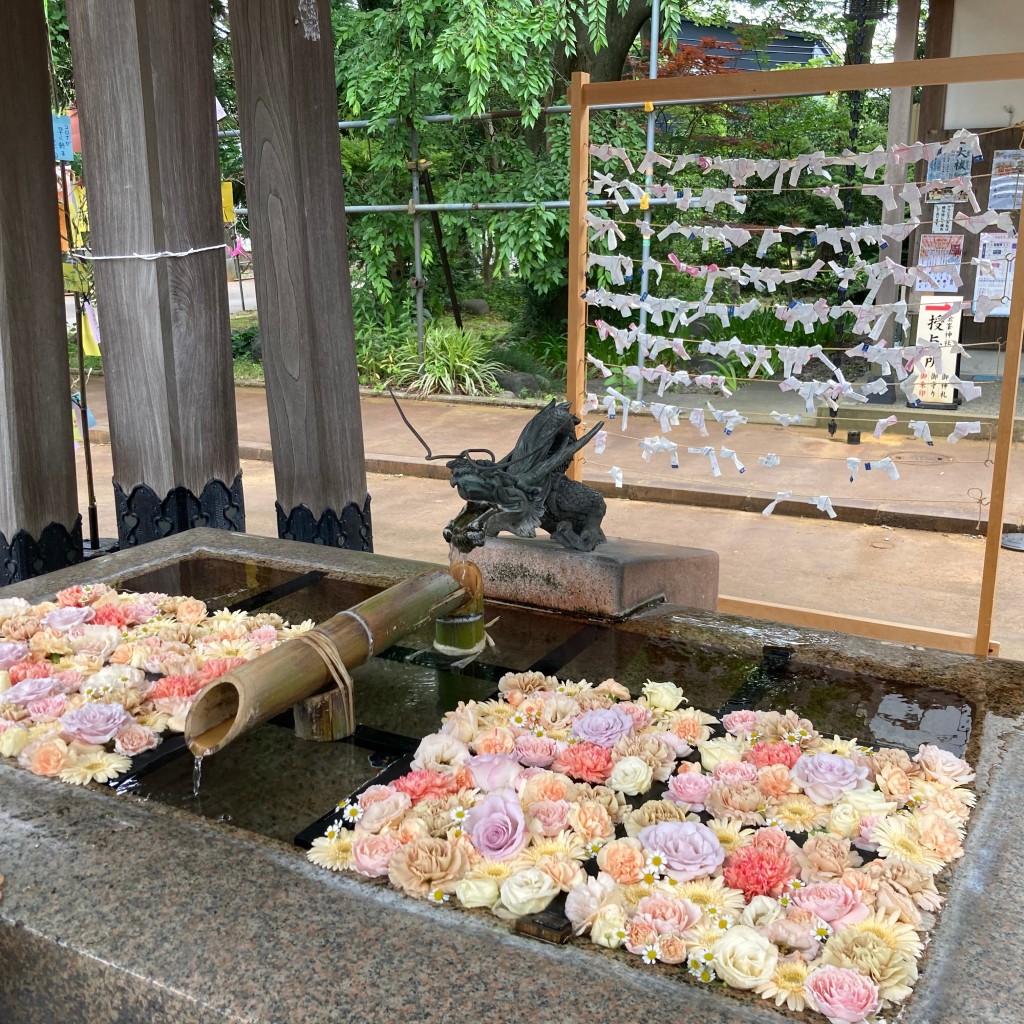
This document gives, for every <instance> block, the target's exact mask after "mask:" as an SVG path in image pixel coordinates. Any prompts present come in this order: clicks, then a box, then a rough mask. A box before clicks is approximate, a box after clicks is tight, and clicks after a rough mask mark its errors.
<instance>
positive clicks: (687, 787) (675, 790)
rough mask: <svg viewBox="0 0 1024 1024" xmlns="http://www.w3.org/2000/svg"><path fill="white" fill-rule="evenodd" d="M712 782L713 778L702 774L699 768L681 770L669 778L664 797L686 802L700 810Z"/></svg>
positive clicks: (673, 800) (712, 784)
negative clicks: (695, 769)
mask: <svg viewBox="0 0 1024 1024" xmlns="http://www.w3.org/2000/svg"><path fill="white" fill-rule="evenodd" d="M714 784H715V780H714V778H712V776H710V775H704V774H702V773H701V771H700V769H699V768H698V769H697V771H688V772H682V773H681V774H677V775H673V776H672V778H671V779H669V782H668V789H667V790H666V791H665V799H666V800H671V801H672V802H673V803H680V804H687V805H689V806H690V807H691V808H692V809H693V810H695V811H702V810H703V809H704V801H705V800H707V797H708V794H709V793H710V792H711V787H712V786H714Z"/></svg>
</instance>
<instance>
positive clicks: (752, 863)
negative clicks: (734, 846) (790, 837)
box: [722, 846, 795, 901]
mask: <svg viewBox="0 0 1024 1024" xmlns="http://www.w3.org/2000/svg"><path fill="white" fill-rule="evenodd" d="M794 875H795V871H794V868H793V861H792V859H791V858H790V857H789V856H788V855H787V854H785V853H783V852H782V851H781V850H773V849H771V848H769V847H764V846H743V847H741V848H740V849H738V850H735V851H733V853H731V854H730V855H729V859H728V860H727V861H726V862H725V868H724V870H723V872H722V876H723V877H724V878H725V882H726V884H727V885H730V886H732V888H733V889H742V890H743V895H744V896H745V897H746V898H747V900H748V901H749V900H752V899H753V898H754V897H755V896H773V897H776V898H777V897H778V896H779V894H780V893H781V892H782V890H783V888H784V887H785V885H786V883H787V882H788V881H789V880H790V879H791V878H793V876H794Z"/></svg>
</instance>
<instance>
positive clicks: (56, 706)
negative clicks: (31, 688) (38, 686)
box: [25, 693, 67, 722]
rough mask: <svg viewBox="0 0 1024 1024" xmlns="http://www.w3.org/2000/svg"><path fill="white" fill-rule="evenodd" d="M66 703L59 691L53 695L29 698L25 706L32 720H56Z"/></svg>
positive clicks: (62, 712)
mask: <svg viewBox="0 0 1024 1024" xmlns="http://www.w3.org/2000/svg"><path fill="white" fill-rule="evenodd" d="M66 703H67V702H66V701H65V700H64V695H63V694H62V693H61V694H57V695H56V696H53V697H41V698H40V699H39V700H30V701H29V702H28V703H27V704H26V705H25V707H26V709H27V710H28V713H29V714H30V715H31V716H32V721H33V722H56V721H57V719H58V718H60V716H61V715H63V714H64V705H65V704H66Z"/></svg>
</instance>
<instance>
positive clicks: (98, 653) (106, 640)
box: [67, 626, 121, 660]
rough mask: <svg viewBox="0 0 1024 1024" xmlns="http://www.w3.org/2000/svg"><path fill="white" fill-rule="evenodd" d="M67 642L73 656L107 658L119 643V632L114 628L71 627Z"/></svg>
mask: <svg viewBox="0 0 1024 1024" xmlns="http://www.w3.org/2000/svg"><path fill="white" fill-rule="evenodd" d="M67 641H68V643H69V644H71V649H72V650H73V651H74V652H75V654H91V655H92V656H93V657H96V658H103V659H104V660H105V659H107V658H109V657H110V656H111V655H112V654H113V653H114V651H116V650H117V648H118V646H119V645H120V643H121V632H120V630H118V629H116V628H115V627H114V626H72V627H71V628H70V629H69V630H68V631H67Z"/></svg>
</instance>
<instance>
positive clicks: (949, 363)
mask: <svg viewBox="0 0 1024 1024" xmlns="http://www.w3.org/2000/svg"><path fill="white" fill-rule="evenodd" d="M950 307H951V303H950V301H949V300H948V299H942V298H936V297H935V296H933V295H922V296H921V305H920V306H919V307H918V316H917V326H916V330H915V339H914V341H915V344H918V345H934V344H938V345H940V346H941V348H940V349H939V350H938V352H936V353H935V354H933V355H927V356H925V357H924V358H923V359H922V360H921V372H920V373H919V374H918V376H917V379H916V380H915V381H914V399H915V400H916V401H918V402H924V403H925V404H927V405H933V404H934V405H952V404H953V400H954V398H955V391H956V386H955V385H954V384H953V383H951V381H950V378H951V377H954V376H956V347H957V344H958V343H959V341H960V313H959V311H957V312H956V313H954V314H953V315H952V316H947V314H948V313H949V311H950Z"/></svg>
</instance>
